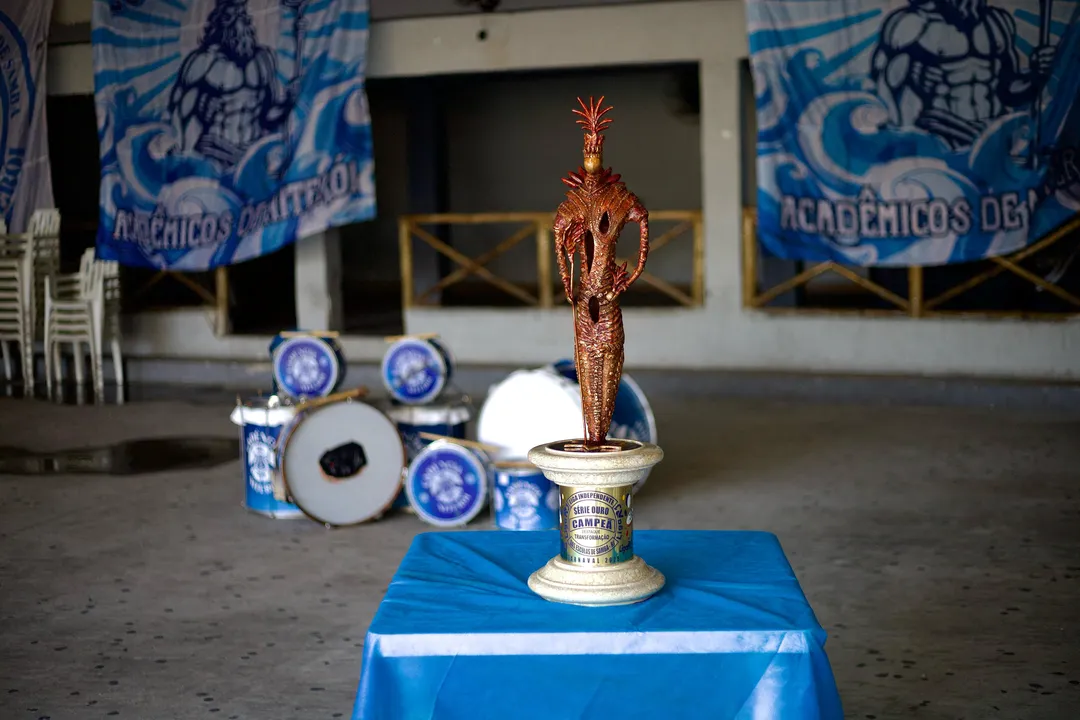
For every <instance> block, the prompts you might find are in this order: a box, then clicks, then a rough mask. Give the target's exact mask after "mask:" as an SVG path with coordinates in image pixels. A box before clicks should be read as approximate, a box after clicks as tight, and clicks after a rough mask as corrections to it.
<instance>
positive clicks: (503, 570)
mask: <svg viewBox="0 0 1080 720" xmlns="http://www.w3.org/2000/svg"><path fill="white" fill-rule="evenodd" d="M558 547H559V539H558V534H557V532H555V531H544V532H507V531H501V532H500V531H494V532H446V533H444V532H434V533H425V534H422V535H419V536H417V537H416V539H415V540H414V541H413V544H412V547H411V548H410V549H409V551H408V553H407V554H406V555H405V559H404V560H402V562H401V566H400V568H399V569H398V572H397V574H396V575H395V576H394V579H393V581H392V582H391V583H390V587H389V589H388V590H387V592H386V597H385V598H384V599H383V601H382V604H381V605H380V606H379V611H378V613H376V615H375V619H374V620H373V621H372V623H371V628H370V629H369V631H368V635H367V644H366V646H365V648H364V662H363V669H362V672H361V676H360V687H359V690H358V691H357V697H356V706H355V709H354V715H353V718H354V720H420V719H421V718H422V719H423V720H457V719H459V718H461V719H462V720H465V719H467V720H479V719H482V718H502V717H506V718H514V719H515V720H531V719H532V718H537V719H541V718H542V719H543V720H573V719H576V718H604V719H605V720H606V719H608V718H618V719H619V720H624V719H627V718H664V720H674V719H677V718H725V719H726V718H731V719H733V720H734V719H735V718H738V719H740V720H741V719H744V718H745V719H746V720H751V719H753V720H765V719H766V718H768V719H770V720H772V719H776V718H783V719H785V720H786V719H788V718H792V719H794V718H798V720H813V719H816V718H830V719H831V718H842V717H843V713H842V711H841V706H840V698H839V695H838V694H837V690H836V684H835V682H834V680H833V676H832V670H831V668H830V667H829V661H828V658H827V657H826V655H825V651H824V649H823V645H824V642H825V631H824V630H822V628H821V626H820V625H819V624H818V622H817V619H816V618H815V617H814V613H813V610H811V609H810V605H809V604H808V603H807V602H806V598H805V597H804V595H803V593H802V590H801V589H800V588H799V583H798V580H796V578H795V574H794V573H793V572H792V570H791V566H790V565H789V564H788V562H787V559H786V558H785V557H784V552H783V550H782V549H781V548H780V543H779V541H778V540H777V539H776V537H775V536H774V535H772V534H770V533H762V532H709V531H705V532H702V531H668V530H652V531H649V530H643V531H639V532H637V533H635V534H634V550H635V552H636V554H638V555H640V556H641V557H642V558H643V559H644V560H645V561H646V562H648V563H649V564H650V565H652V566H654V567H656V568H657V569H658V570H660V571H661V572H662V573H664V575H665V577H666V578H667V584H666V585H665V587H664V589H663V590H662V591H660V593H658V594H657V595H656V596H654V597H652V598H650V599H649V600H647V601H645V602H643V603H639V604H636V605H627V606H621V607H611V608H583V607H576V606H573V605H562V604H558V603H550V602H547V601H546V600H543V599H541V598H540V597H539V596H537V595H535V594H534V593H533V592H532V591H531V590H529V588H528V586H527V585H526V581H527V580H528V577H529V574H530V573H532V572H533V571H534V570H536V569H537V568H539V567H540V566H542V565H543V564H544V563H545V562H547V560H548V559H549V558H550V557H551V556H553V555H555V554H556V553H557V552H558Z"/></svg>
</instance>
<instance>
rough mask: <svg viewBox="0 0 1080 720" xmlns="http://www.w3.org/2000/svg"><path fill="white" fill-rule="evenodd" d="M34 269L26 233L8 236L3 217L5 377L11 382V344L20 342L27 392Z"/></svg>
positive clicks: (0, 287) (0, 306)
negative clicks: (30, 284)
mask: <svg viewBox="0 0 1080 720" xmlns="http://www.w3.org/2000/svg"><path fill="white" fill-rule="evenodd" d="M31 272H32V266H31V265H30V258H29V257H28V256H27V254H26V236H24V235H14V236H13V235H8V234H7V225H6V224H5V223H4V222H3V221H2V220H0V354H2V355H3V363H4V378H5V379H6V380H7V381H8V382H10V381H11V380H13V379H14V378H13V377H12V374H11V354H10V349H9V348H8V343H11V342H14V343H17V344H18V346H19V357H20V363H21V366H22V377H23V390H24V393H26V394H32V393H33V388H34V339H33V332H32V324H31V315H30V309H29V307H28V302H29V300H30V297H31V295H30V292H29V284H28V282H27V278H28V277H30V275H31Z"/></svg>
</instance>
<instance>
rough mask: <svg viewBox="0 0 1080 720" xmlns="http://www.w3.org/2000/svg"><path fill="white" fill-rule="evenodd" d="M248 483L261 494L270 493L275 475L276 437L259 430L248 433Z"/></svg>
mask: <svg viewBox="0 0 1080 720" xmlns="http://www.w3.org/2000/svg"><path fill="white" fill-rule="evenodd" d="M245 451H246V456H247V468H248V483H249V484H250V485H251V489H252V490H254V491H255V492H257V493H259V494H260V495H269V494H270V491H271V489H272V485H271V481H272V480H273V476H274V466H275V462H274V439H273V438H271V437H270V436H269V435H267V434H266V433H264V432H260V431H258V430H256V431H254V432H250V433H248V436H247V447H246V448H245Z"/></svg>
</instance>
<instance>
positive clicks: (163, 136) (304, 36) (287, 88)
mask: <svg viewBox="0 0 1080 720" xmlns="http://www.w3.org/2000/svg"><path fill="white" fill-rule="evenodd" d="M367 39H368V2H367V0H94V12H93V48H94V87H95V95H96V102H97V116H98V135H99V137H100V144H101V203H100V205H101V208H100V214H101V221H100V226H99V229H98V254H99V256H100V257H102V258H105V259H114V260H118V261H120V263H122V264H125V265H142V266H149V267H157V268H167V269H170V270H182V271H199V270H207V269H210V268H213V267H217V266H220V265H228V264H232V263H237V262H241V261H243V260H248V259H250V258H254V257H258V256H260V255H265V254H267V253H271V252H274V251H275V250H278V249H280V248H282V247H284V246H285V245H288V244H289V243H291V242H293V241H294V240H296V239H298V238H301V237H305V236H308V235H311V234H314V233H318V232H321V231H323V230H326V229H327V228H330V227H335V226H339V225H344V224H347V223H352V222H356V221H360V220H366V219H370V218H372V217H374V216H375V186H374V166H373V162H372V152H371V120H370V115H369V112H368V105H367V97H366V93H365V90H364V73H365V69H366V67H365V65H366V55H367Z"/></svg>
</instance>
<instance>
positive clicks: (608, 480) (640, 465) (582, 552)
mask: <svg viewBox="0 0 1080 720" xmlns="http://www.w3.org/2000/svg"><path fill="white" fill-rule="evenodd" d="M603 101H604V98H603V97H601V98H600V100H599V102H596V103H594V102H593V100H592V98H589V103H588V105H586V104H585V103H584V102H582V100H581V99H580V98H579V99H578V103H580V104H581V110H577V109H575V110H574V112H575V113H577V114H578V115H580V116H581V119H580V120H578V121H577V122H578V123H579V124H580V125H582V127H583V128H584V130H585V148H584V156H585V159H584V163H583V164H582V167H580V168H578V171H577V172H571V173H570V174H569V176H568V177H566V178H564V179H563V182H564V183H566V184H567V185H568V186H569V187H570V191H569V192H568V193H567V194H566V201H565V202H563V203H562V205H560V206H559V209H558V211H557V212H556V214H555V228H554V230H555V252H556V254H557V259H558V262H559V274H560V275H561V276H562V282H563V288H564V289H565V291H566V299H567V300H568V301H569V302H570V305H571V306H572V307H573V309H574V362H575V364H576V365H577V376H578V383H579V384H580V386H581V406H582V414H583V415H584V435H585V436H584V437H583V438H580V439H569V440H560V441H557V442H552V443H547V444H546V445H540V446H538V447H535V448H533V449H532V450H531V451H530V452H529V461H530V462H531V463H533V464H534V465H536V466H537V467H539V468H540V469H541V470H542V471H543V472H544V475H546V476H547V477H548V478H549V479H550V480H551V481H552V482H554V483H555V484H557V485H559V488H560V491H561V496H562V504H561V506H560V508H559V540H560V542H559V544H560V548H559V554H558V555H557V556H555V557H554V558H552V559H551V560H550V561H548V563H547V564H546V565H545V566H544V567H542V568H540V569H539V570H537V571H536V572H534V573H533V574H532V576H530V577H529V587H530V588H532V590H533V591H534V592H536V593H537V594H538V595H540V596H542V597H544V598H546V599H547V600H552V601H555V602H564V603H572V604H575V605H593V606H604V605H625V604H629V603H635V602H640V601H642V600H645V599H646V598H648V597H650V596H652V595H653V594H655V593H656V592H657V591H659V590H660V589H661V588H662V587H663V586H664V576H663V575H661V574H660V573H659V572H657V571H656V570H655V569H653V568H651V567H649V566H648V565H646V564H645V562H644V561H643V560H642V559H641V558H640V557H638V556H636V555H634V543H633V531H634V528H633V508H632V505H633V488H634V484H635V483H636V482H638V481H639V480H641V479H643V478H644V477H645V476H646V475H647V474H648V472H649V470H650V469H652V467H653V466H654V465H656V464H657V463H659V462H660V461H661V460H662V459H663V457H664V453H663V451H662V450H661V449H660V448H659V447H657V446H656V445H653V444H651V443H646V442H638V441H636V440H613V439H609V438H608V436H607V434H608V429H609V427H610V425H611V416H612V413H613V411H614V409H615V394H616V392H617V391H618V388H619V381H620V379H621V377H622V366H623V341H624V335H623V322H622V311H621V310H620V309H619V296H620V295H621V294H622V293H624V292H625V291H626V289H627V288H628V287H630V285H631V284H632V283H633V282H634V281H635V280H637V278H638V276H639V275H640V274H641V272H642V270H644V269H645V260H646V258H647V256H648V253H649V212H648V211H647V210H646V209H645V207H644V206H643V205H642V204H641V201H639V200H638V199H637V198H636V197H635V196H634V194H633V193H632V192H630V191H629V190H628V189H627V188H626V185H625V184H623V183H622V182H620V180H619V176H618V175H614V174H612V172H611V169H610V168H605V167H604V162H603V157H604V156H603V150H604V136H603V132H604V130H606V129H607V126H608V125H609V124H610V123H611V119H610V118H605V117H604V115H606V114H607V113H608V111H610V110H611V108H610V107H608V108H602V107H601V105H602V103H603ZM628 222H629V223H637V224H638V225H639V226H640V228H641V246H640V248H641V249H640V251H639V253H638V262H637V267H635V268H634V270H633V272H632V273H628V272H627V270H626V263H623V264H622V265H617V264H616V263H615V249H616V245H617V243H618V240H619V234H620V233H621V232H622V229H623V227H624V226H625V225H626V224H627V223H628ZM575 255H576V256H578V259H579V260H580V268H581V269H580V278H579V280H578V283H577V287H576V288H575V287H574V258H575Z"/></svg>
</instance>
